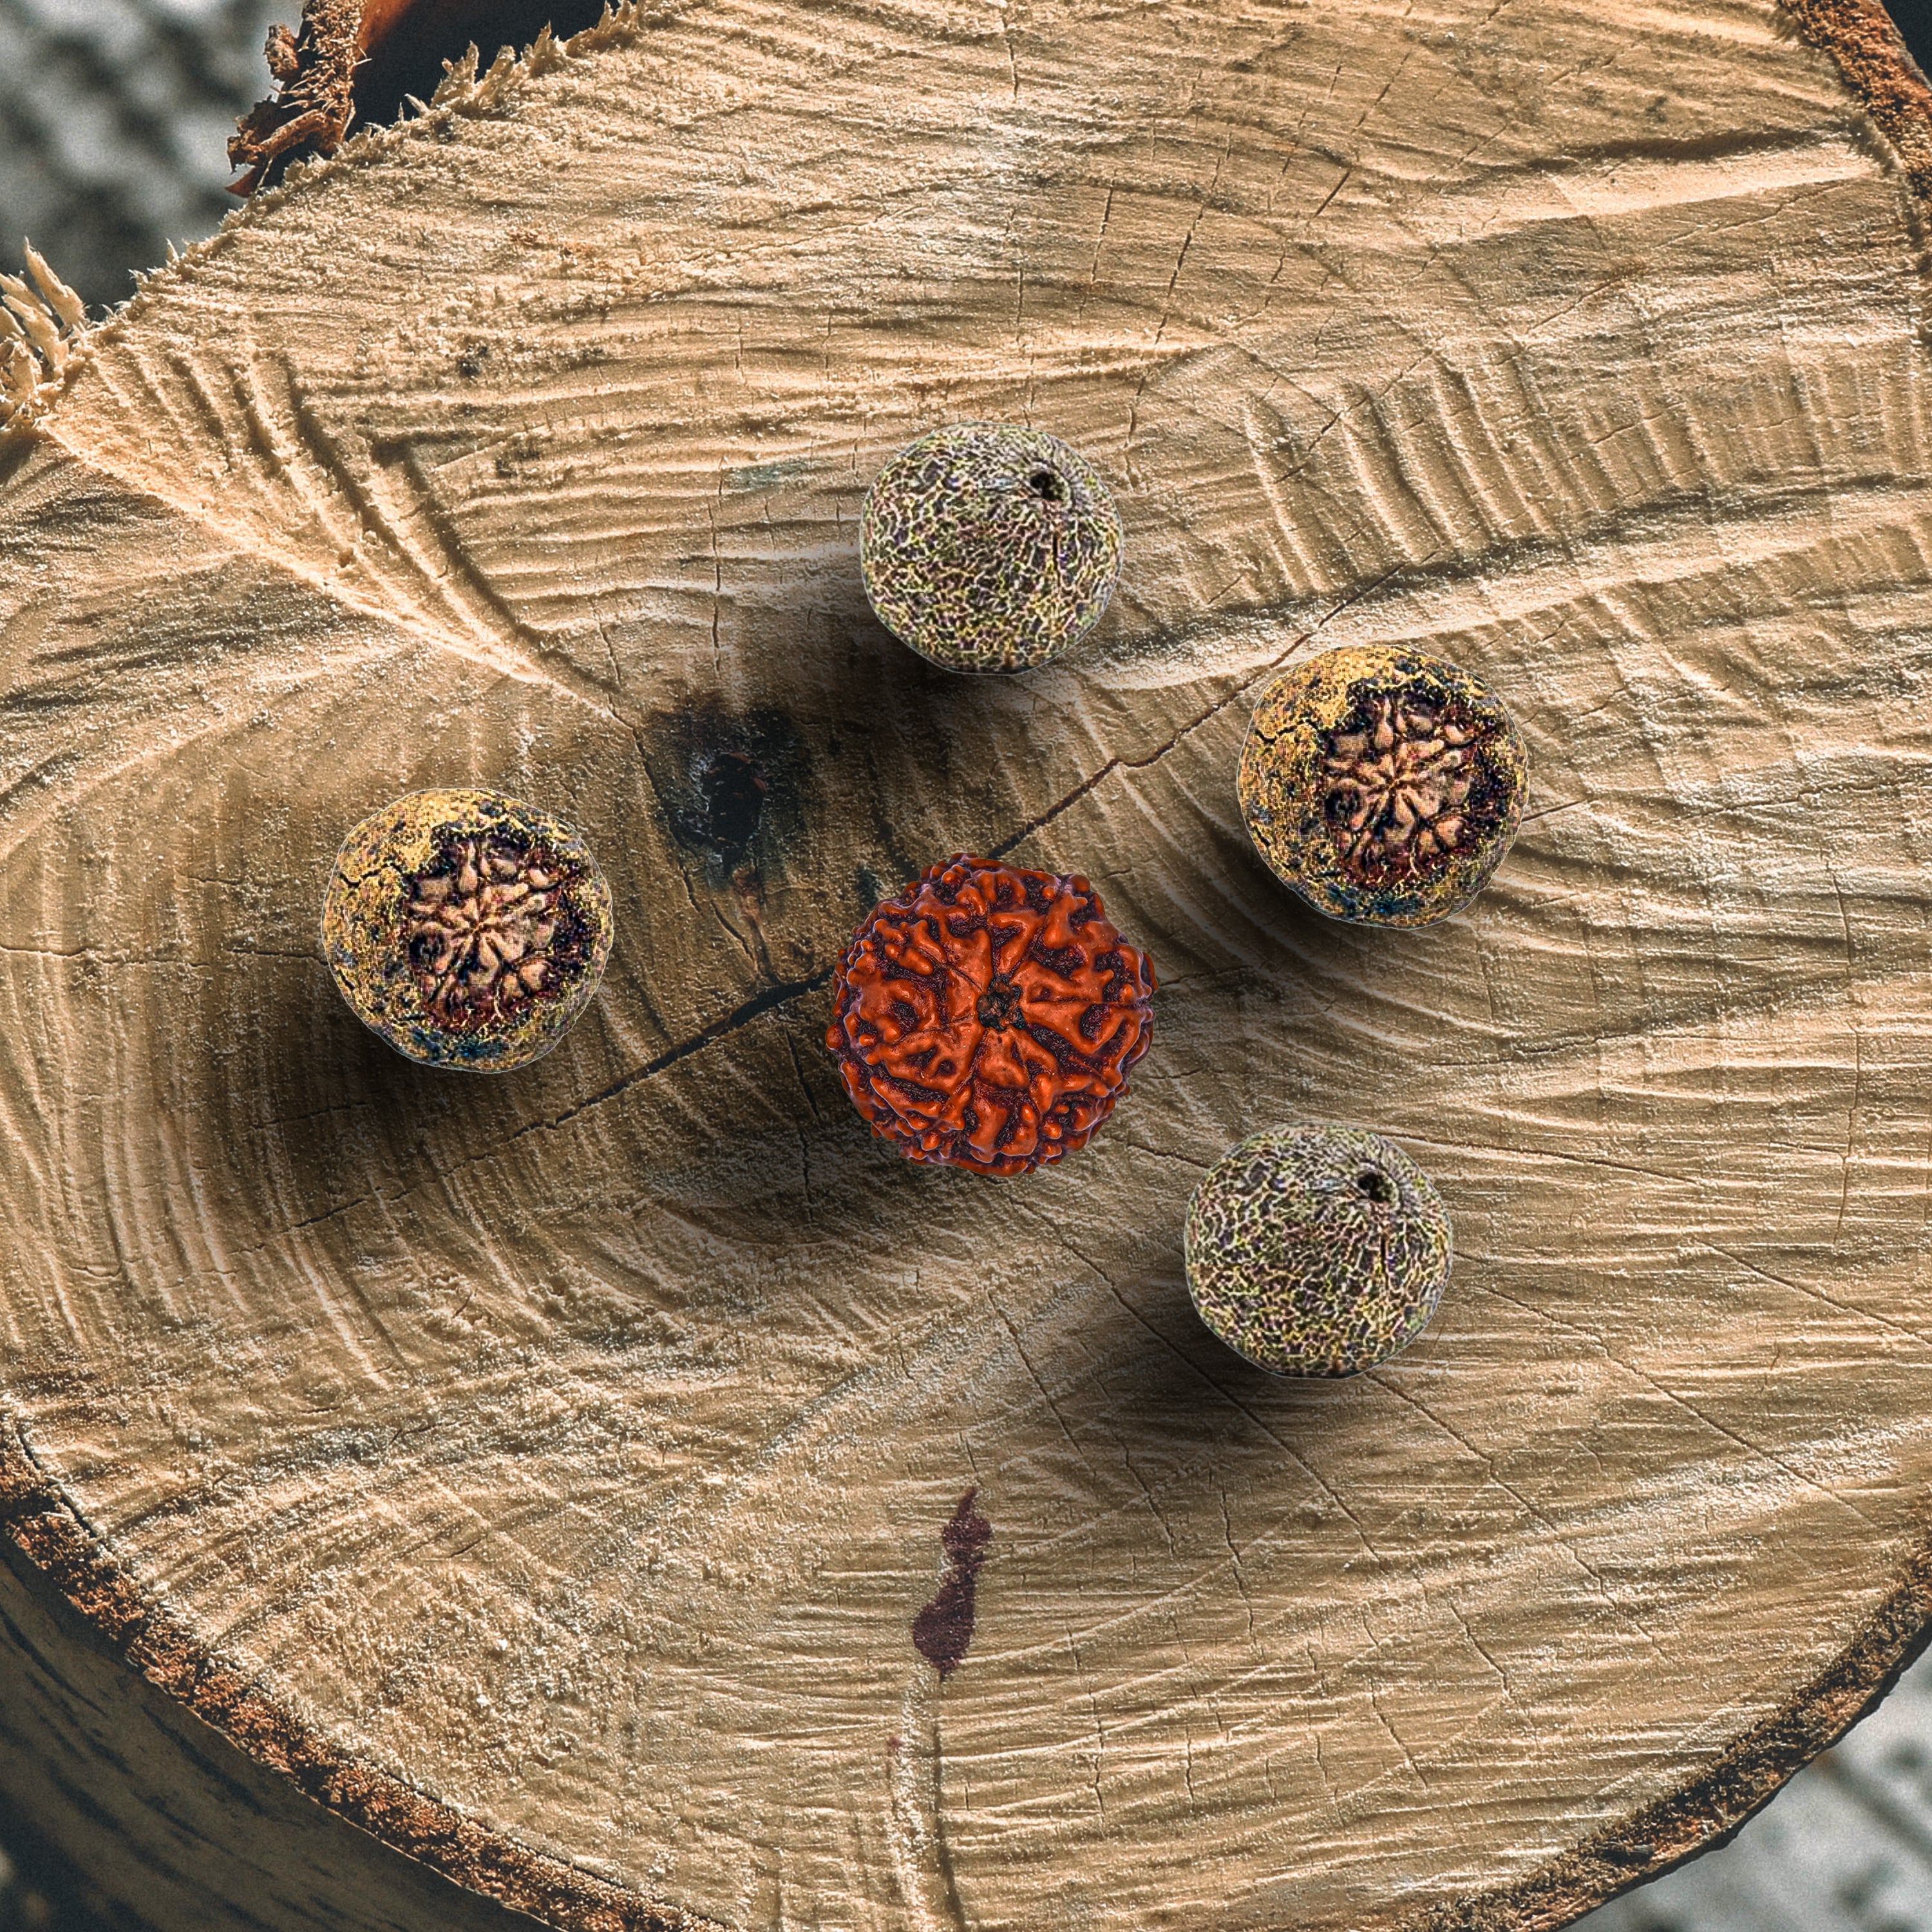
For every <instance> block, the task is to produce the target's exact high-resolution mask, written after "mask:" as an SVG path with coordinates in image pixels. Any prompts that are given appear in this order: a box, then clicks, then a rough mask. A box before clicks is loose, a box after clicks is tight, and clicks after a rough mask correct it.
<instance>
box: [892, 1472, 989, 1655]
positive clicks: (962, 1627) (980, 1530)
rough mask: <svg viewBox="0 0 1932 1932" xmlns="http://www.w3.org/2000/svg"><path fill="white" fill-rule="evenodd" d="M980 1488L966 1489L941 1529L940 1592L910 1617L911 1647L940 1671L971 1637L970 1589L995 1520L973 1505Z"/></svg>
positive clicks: (971, 1606) (959, 1652)
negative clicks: (943, 1557) (942, 1568)
mask: <svg viewBox="0 0 1932 1932" xmlns="http://www.w3.org/2000/svg"><path fill="white" fill-rule="evenodd" d="M979 1493H980V1492H979V1491H978V1490H977V1489H974V1490H968V1491H967V1492H966V1493H965V1495H964V1496H962V1497H961V1498H960V1499H959V1508H957V1509H956V1510H955V1511H953V1515H952V1517H951V1520H950V1521H949V1522H948V1523H947V1526H946V1527H945V1528H944V1529H942V1530H941V1532H939V1547H940V1548H941V1549H942V1550H944V1551H945V1553H946V1574H945V1575H944V1577H941V1579H940V1580H939V1594H938V1595H937V1596H935V1598H933V1600H932V1602H931V1603H929V1604H927V1605H926V1608H925V1609H924V1610H921V1611H920V1612H919V1615H918V1616H916V1617H914V1618H913V1620H912V1641H913V1649H915V1650H916V1651H917V1652H919V1655H920V1656H922V1658H925V1659H926V1662H927V1663H929V1664H931V1665H932V1667H933V1668H934V1669H935V1670H937V1671H938V1673H939V1674H940V1676H941V1677H950V1676H952V1675H953V1672H954V1671H956V1670H958V1669H959V1666H960V1664H961V1663H962V1661H964V1660H965V1655H966V1647H967V1646H968V1644H970V1643H971V1642H972V1641H973V1595H974V1587H975V1580H977V1577H978V1576H979V1574H980V1565H981V1564H983V1562H986V1546H987V1544H989V1543H991V1542H992V1540H993V1526H992V1524H991V1523H989V1522H988V1521H987V1520H986V1518H985V1517H983V1516H982V1515H981V1514H980V1512H979V1511H977V1509H975V1508H974V1507H973V1505H974V1501H975V1500H976V1499H977V1497H978V1496H979Z"/></svg>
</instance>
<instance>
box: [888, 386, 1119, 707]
mask: <svg viewBox="0 0 1932 1932" xmlns="http://www.w3.org/2000/svg"><path fill="white" fill-rule="evenodd" d="M1122 541H1123V537H1122V533H1121V514H1120V511H1118V509H1117V508H1115V505H1114V499H1113V496H1112V492H1111V491H1109V489H1108V487H1107V486H1106V484H1105V483H1104V482H1103V481H1102V480H1101V478H1100V472H1098V471H1097V470H1096V469H1094V466H1093V465H1092V464H1091V463H1089V462H1088V461H1087V460H1086V459H1085V458H1084V457H1083V456H1082V455H1080V453H1079V451H1077V450H1076V449H1072V448H1070V446H1068V445H1067V444H1066V443H1063V442H1061V440H1060V438H1059V437H1057V436H1049V435H1048V434H1046V431H1044V430H1037V429H1027V428H1022V427H1020V426H1019V425H1016V424H1010V423H953V424H950V425H948V426H947V428H944V429H937V430H935V431H932V434H930V435H929V436H922V437H920V438H919V440H918V442H916V443H913V444H910V445H909V446H907V448H906V449H902V450H901V451H900V452H899V453H898V455H896V456H895V457H894V458H892V460H890V461H889V463H886V466H885V467H884V468H883V469H881V470H880V472H879V473H878V475H877V477H876V478H874V481H873V483H872V487H871V488H870V489H869V490H867V491H866V492H865V504H864V506H863V507H862V509H861V510H860V511H859V568H860V569H861V571H862V572H863V574H864V577H865V595H867V596H868V598H871V603H872V608H873V609H874V610H876V611H877V613H878V615H879V619H880V622H882V623H883V624H884V625H886V628H888V629H889V630H890V631H892V634H893V635H894V636H895V637H898V638H899V639H900V640H901V641H902V642H904V643H907V644H910V646H912V648H913V649H914V650H916V651H917V652H919V655H921V656H922V657H925V658H930V659H931V660H932V661H933V662H934V663H935V664H944V666H945V667H946V668H947V670H968V671H986V670H993V671H1019V670H1033V669H1034V667H1036V666H1037V665H1040V664H1046V662H1048V661H1049V660H1050V659H1052V658H1055V657H1057V656H1058V655H1059V654H1060V653H1061V652H1062V651H1064V650H1067V649H1070V647H1071V646H1073V645H1075V644H1076V643H1079V641H1080V640H1081V639H1082V637H1085V635H1086V634H1087V633H1088V631H1090V630H1091V629H1092V628H1093V627H1094V625H1096V624H1097V623H1098V622H1100V618H1101V616H1102V614H1103V613H1104V612H1105V611H1106V607H1107V601H1108V599H1109V598H1111V597H1112V595H1113V594H1114V582H1115V578H1116V577H1118V575H1119V574H1120V569H1121V544H1122Z"/></svg>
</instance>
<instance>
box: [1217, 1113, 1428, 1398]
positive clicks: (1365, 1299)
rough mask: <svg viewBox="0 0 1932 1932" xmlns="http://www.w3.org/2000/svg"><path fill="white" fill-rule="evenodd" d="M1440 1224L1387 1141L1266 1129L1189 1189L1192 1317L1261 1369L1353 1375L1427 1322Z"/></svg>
mask: <svg viewBox="0 0 1932 1932" xmlns="http://www.w3.org/2000/svg"><path fill="white" fill-rule="evenodd" d="M1182 1247H1183V1249H1184V1252H1185V1253H1186V1256H1187V1289H1188V1292H1189V1294H1190V1295H1192V1296H1193V1299H1194V1306H1195V1308H1196V1311H1197V1312H1198V1313H1199V1315H1200V1317H1201V1319H1202V1321H1204V1322H1206V1323H1207V1325H1208V1327H1209V1328H1211V1329H1212V1330H1213V1331H1214V1333H1215V1334H1217V1335H1218V1336H1219V1337H1220V1338H1221V1340H1223V1341H1224V1342H1225V1343H1227V1345H1228V1346H1229V1348H1231V1349H1234V1350H1235V1352H1237V1353H1238V1354H1239V1355H1245V1356H1246V1357H1247V1359H1248V1360H1249V1361H1251V1362H1253V1364H1255V1366H1256V1367H1257V1368H1262V1369H1267V1370H1269V1371H1270V1372H1271V1373H1274V1374H1275V1375H1278V1376H1354V1375H1359V1374H1361V1372H1362V1371H1363V1370H1364V1369H1372V1368H1373V1367H1375V1365H1376V1364H1377V1363H1378V1362H1385V1361H1388V1358H1389V1357H1390V1356H1391V1355H1394V1354H1395V1352H1397V1350H1398V1349H1403V1348H1406V1347H1407V1346H1408V1345H1409V1343H1411V1342H1412V1341H1414V1340H1415V1338H1416V1337H1417V1336H1418V1335H1419V1334H1421V1333H1422V1331H1423V1330H1424V1328H1426V1327H1427V1325H1428V1322H1429V1318H1430V1316H1432V1315H1433V1314H1434V1313H1435V1312H1436V1304H1437V1303H1438V1302H1439V1301H1440V1300H1441V1299H1442V1290H1443V1289H1444V1287H1445V1285H1446V1284H1447V1283H1448V1280H1449V1265H1450V1255H1451V1238H1450V1229H1449V1217H1448V1213H1447V1212H1446V1211H1445V1209H1444V1208H1443V1205H1442V1199H1441V1197H1440V1196H1439V1195H1438V1194H1437V1193H1436V1190H1435V1189H1434V1188H1433V1187H1431V1186H1430V1182H1429V1178H1428V1176H1427V1175H1425V1174H1424V1172H1422V1170H1421V1169H1420V1168H1419V1167H1418V1166H1416V1164H1415V1162H1414V1161H1412V1160H1410V1159H1409V1157H1408V1155H1407V1154H1404V1153H1403V1151H1402V1150H1401V1148H1399V1147H1397V1145H1395V1143H1394V1142H1393V1141H1390V1140H1385V1139H1384V1138H1383V1137H1382V1136H1381V1135H1380V1134H1374V1133H1369V1132H1367V1130H1365V1129H1364V1128H1361V1127H1332V1126H1328V1125H1325V1124H1319V1123H1317V1124H1309V1125H1303V1126H1295V1127H1271V1128H1269V1129H1268V1130H1267V1131H1266V1132H1265V1133H1259V1134H1250V1136H1248V1138H1247V1139H1246V1140H1244V1141H1241V1142H1238V1144H1237V1145H1235V1146H1234V1147H1232V1148H1229V1151H1227V1153H1226V1154H1224V1155H1223V1156H1222V1157H1221V1159H1220V1160H1219V1161H1218V1162H1217V1163H1216V1164H1215V1165H1214V1168H1213V1169H1211V1171H1210V1172H1209V1173H1208V1178H1206V1179H1205V1181H1202V1184H1201V1185H1200V1187H1199V1189H1198V1190H1196V1193H1195V1196H1194V1199H1193V1201H1192V1202H1190V1203H1189V1205H1188V1209H1187V1227H1186V1229H1185V1231H1184V1235H1183V1237H1182Z"/></svg>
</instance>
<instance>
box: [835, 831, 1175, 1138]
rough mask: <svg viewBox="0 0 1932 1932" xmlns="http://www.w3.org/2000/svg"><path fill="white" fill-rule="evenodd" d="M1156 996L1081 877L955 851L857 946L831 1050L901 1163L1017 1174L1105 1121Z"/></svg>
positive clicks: (1136, 956) (1133, 951)
mask: <svg viewBox="0 0 1932 1932" xmlns="http://www.w3.org/2000/svg"><path fill="white" fill-rule="evenodd" d="M1153 994H1154V967H1153V964H1152V962H1151V961H1150V960H1149V959H1148V957H1147V956H1146V955H1145V953H1142V952H1140V951H1139V950H1138V949H1137V948H1136V947H1133V946H1130V945H1129V944H1127V941H1124V939H1122V938H1121V935H1120V934H1119V933H1118V932H1117V931H1116V930H1115V928H1114V926H1112V923H1111V922H1109V919H1108V918H1107V916H1106V911H1105V909H1104V908H1103V907H1102V905H1101V903H1100V896H1099V895H1098V894H1097V893H1096V892H1095V891H1094V889H1093V887H1092V886H1091V885H1090V884H1089V883H1088V881H1087V880H1085V879H1083V878H1081V877H1077V876H1076V877H1064V876H1061V875H1060V874H1055V873H1052V872H1040V871H1022V870H1021V869H1020V868H1017V867H1015V866H1011V865H1001V864H999V863H998V862H995V861H993V860H991V859H978V858H974V857H972V856H970V855H968V854H965V853H962V854H960V855H959V856H957V857H956V858H953V859H948V860H947V861H945V862H943V863H941V864H939V865H935V866H933V867H932V868H931V869H930V870H929V871H928V872H927V873H926V874H925V876H924V877H922V878H920V879H919V880H916V881H915V882H914V883H913V884H911V885H910V886H907V888H906V889H905V890H904V892H903V894H901V895H900V896H899V897H898V898H889V899H886V900H884V901H882V902H881V903H880V904H879V905H877V907H874V909H873V910H872V912H871V914H870V915H869V916H868V917H867V919H865V922H864V923H863V924H862V926H860V927H859V930H858V931H857V932H856V933H855V934H854V935H853V938H852V939H851V941H850V944H848V945H847V947H846V948H845V950H844V953H843V954H842V955H841V958H840V959H839V962H838V970H837V973H836V974H835V979H834V982H833V987H832V1024H831V1025H830V1026H829V1028H828V1029H827V1030H826V1046H827V1047H828V1048H829V1049H830V1050H831V1052H832V1055H833V1057H834V1058H835V1059H836V1060H837V1061H838V1068H839V1073H840V1074H841V1077H842V1078H843V1079H844V1083H845V1091H847V1093H848V1094H850V1096H851V1097H852V1102H853V1105H854V1106H856V1108H857V1109H858V1110H859V1113H860V1114H861V1115H862V1116H863V1117H864V1118H865V1120H866V1121H868V1122H869V1123H870V1124H871V1129H872V1131H873V1132H874V1133H875V1134H877V1135H878V1136H880V1138H881V1139H886V1140H889V1141H891V1142H892V1143H893V1144H894V1145H895V1146H897V1147H898V1149H899V1151H901V1153H902V1154H904V1155H905V1156H906V1157H907V1158H908V1159H909V1160H916V1161H926V1162H932V1163H939V1164H943V1165H947V1166H955V1167H964V1168H967V1169H970V1170H971V1172H974V1173H976V1174H986V1175H1019V1174H1028V1173H1031V1172H1033V1171H1034V1169H1036V1168H1039V1167H1043V1166H1047V1165H1049V1163H1052V1162H1054V1161H1057V1160H1061V1158H1062V1157H1064V1156H1065V1155H1067V1154H1070V1153H1071V1152H1072V1151H1073V1150H1074V1149H1076V1148H1082V1147H1085V1145H1086V1144H1087V1143H1088V1141H1089V1140H1091V1139H1092V1138H1093V1136H1094V1133H1095V1132H1096V1131H1097V1130H1098V1129H1099V1127H1100V1124H1101V1123H1102V1122H1103V1121H1105V1120H1106V1118H1107V1116H1108V1115H1109V1113H1110V1112H1112V1109H1113V1107H1114V1104H1115V1102H1116V1101H1117V1100H1118V1099H1119V1098H1120V1097H1121V1094H1123V1093H1124V1091H1126V1088H1127V1074H1128V1072H1129V1070H1130V1069H1131V1068H1132V1067H1133V1065H1134V1064H1135V1063H1136V1061H1138V1060H1139V1058H1141V1056H1142V1055H1143V1054H1144V1053H1145V1052H1146V1051H1147V1049H1148V1045H1149V1044H1150V1043H1151V1040H1152V1038H1153V1024H1154V1015H1153V1007H1152V996H1153Z"/></svg>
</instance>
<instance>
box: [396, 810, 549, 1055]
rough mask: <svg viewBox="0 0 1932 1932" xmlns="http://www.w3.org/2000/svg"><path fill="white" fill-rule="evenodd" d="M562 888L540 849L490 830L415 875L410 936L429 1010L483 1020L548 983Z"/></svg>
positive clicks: (407, 920) (450, 1022) (447, 1019)
mask: <svg viewBox="0 0 1932 1932" xmlns="http://www.w3.org/2000/svg"><path fill="white" fill-rule="evenodd" d="M562 887H563V880H562V877H561V876H560V874H559V871H558V869H557V868H556V866H555V865H554V864H553V863H551V862H548V861H547V859H546V857H545V856H544V855H542V854H541V853H531V852H528V851H520V850H517V849H516V848H515V847H513V846H511V845H509V844H505V843H502V842H493V841H491V840H490V839H489V838H487V837H485V838H464V839H460V840H458V841H456V843H455V844H454V846H453V847H452V848H451V849H450V850H449V851H448V852H446V853H444V854H443V855H442V856H441V857H440V859H439V860H438V862H437V864H436V865H434V866H433V867H432V868H430V869H429V870H428V871H423V872H419V873H418V874H416V876H415V877H413V879H411V880H410V883H409V906H408V910H407V913H406V914H405V916H404V942H405V944H406V945H407V947H408V953H409V961H410V969H411V971H413V973H414V974H415V975H416V983H417V985H418V986H419V988H420V989H421V990H422V1001H423V1006H424V1008H425V1011H426V1012H427V1013H428V1014H429V1015H430V1016H431V1018H432V1019H434V1020H436V1021H437V1023H438V1024H439V1025H443V1026H447V1027H451V1028H463V1027H472V1026H478V1025H482V1024H484V1022H487V1021H489V1020H491V1019H495V1018H496V1017H497V1016H499V1014H502V1013H506V1012H508V1011H510V1010H513V1009H514V1008H515V1007H520V1006H523V1005H525V1004H527V1003H528V1002H529V1001H531V1000H532V999H534V998H536V997H537V995H539V994H540V993H541V992H544V990H545V989H546V986H547V985H548V984H549V983H550V982H551V980H552V979H553V973H554V965H555V962H553V959H552V958H551V955H550V948H551V945H552V943H553V941H555V939H556V935H557V926H558V920H557V916H556V914H557V900H558V897H559V894H560V893H561V892H562Z"/></svg>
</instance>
